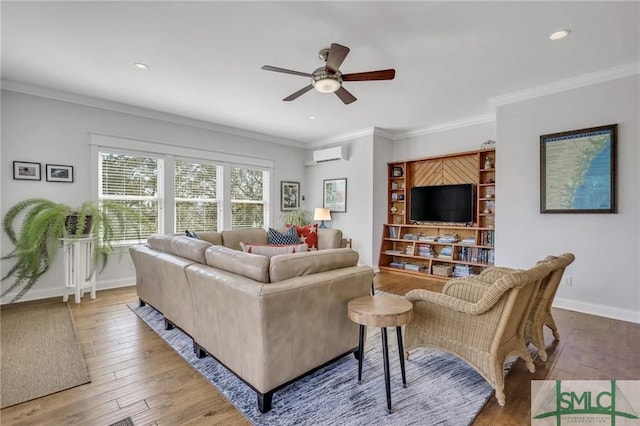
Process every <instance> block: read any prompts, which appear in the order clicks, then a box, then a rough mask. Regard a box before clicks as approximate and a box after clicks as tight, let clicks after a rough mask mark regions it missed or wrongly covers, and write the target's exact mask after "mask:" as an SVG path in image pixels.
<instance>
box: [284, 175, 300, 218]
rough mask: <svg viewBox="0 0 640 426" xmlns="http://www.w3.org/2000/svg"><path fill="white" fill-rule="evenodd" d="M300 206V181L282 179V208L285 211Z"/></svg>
mask: <svg viewBox="0 0 640 426" xmlns="http://www.w3.org/2000/svg"><path fill="white" fill-rule="evenodd" d="M299 208H300V182H286V181H280V210H282V211H283V212H286V211H291V210H296V209H299Z"/></svg>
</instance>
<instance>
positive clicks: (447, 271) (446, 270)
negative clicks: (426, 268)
mask: <svg viewBox="0 0 640 426" xmlns="http://www.w3.org/2000/svg"><path fill="white" fill-rule="evenodd" d="M431 273H432V274H433V275H440V276H441V277H450V276H452V275H453V266H451V265H433V266H432V267H431Z"/></svg>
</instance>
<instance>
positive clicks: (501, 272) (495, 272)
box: [478, 266, 517, 282]
mask: <svg viewBox="0 0 640 426" xmlns="http://www.w3.org/2000/svg"><path fill="white" fill-rule="evenodd" d="M515 271H517V269H512V268H505V267H502V266H492V267H490V268H487V269H484V270H482V271H481V272H480V275H478V276H479V277H480V278H482V279H484V280H487V281H491V282H493V281H496V280H497V279H499V278H502V277H503V276H505V275H507V274H510V273H512V272H515Z"/></svg>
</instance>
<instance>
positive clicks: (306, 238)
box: [287, 223, 318, 250]
mask: <svg viewBox="0 0 640 426" xmlns="http://www.w3.org/2000/svg"><path fill="white" fill-rule="evenodd" d="M290 227H291V225H289V224H287V229H289V228H290ZM296 231H297V232H298V241H300V243H301V244H306V245H308V246H309V250H318V224H317V223H314V224H312V225H306V226H296Z"/></svg>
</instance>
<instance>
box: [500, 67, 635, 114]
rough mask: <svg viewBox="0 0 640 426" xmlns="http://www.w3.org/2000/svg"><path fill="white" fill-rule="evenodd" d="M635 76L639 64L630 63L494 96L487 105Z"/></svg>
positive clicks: (511, 101)
mask: <svg viewBox="0 0 640 426" xmlns="http://www.w3.org/2000/svg"><path fill="white" fill-rule="evenodd" d="M637 74H640V62H632V63H630V64H625V65H620V66H618V67H613V68H608V69H605V70H602V71H596V72H593V73H590V74H583V75H580V76H577V77H573V78H568V79H565V80H558V81H555V82H553V83H549V84H543V85H540V86H535V87H530V88H528V89H524V90H520V91H517V92H512V93H508V94H506V95H501V96H495V97H493V98H489V103H490V104H491V105H493V106H494V107H496V106H500V105H507V104H512V103H515V102H521V101H526V100H528V99H534V98H538V97H540V96H547V95H552V94H554V93H560V92H565V91H567V90H572V89H578V88H580V87H585V86H591V85H593V84H597V83H604V82H606V81H610V80H617V79H619V78H624V77H630V76H632V75H637Z"/></svg>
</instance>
